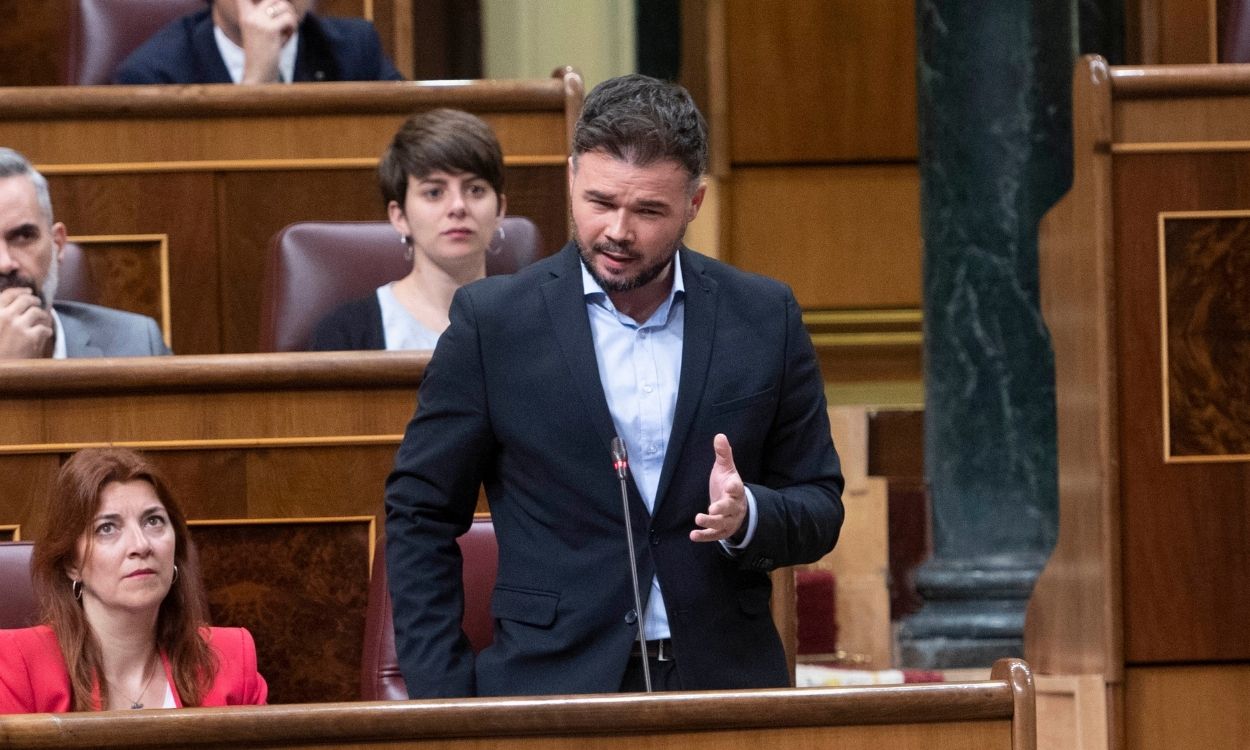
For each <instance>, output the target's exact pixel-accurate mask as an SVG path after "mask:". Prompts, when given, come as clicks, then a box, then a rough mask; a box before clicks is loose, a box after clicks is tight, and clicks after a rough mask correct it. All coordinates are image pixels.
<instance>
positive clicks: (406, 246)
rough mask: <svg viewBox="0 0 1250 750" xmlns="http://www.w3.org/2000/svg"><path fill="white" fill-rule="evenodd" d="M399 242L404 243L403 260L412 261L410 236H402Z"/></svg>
mask: <svg viewBox="0 0 1250 750" xmlns="http://www.w3.org/2000/svg"><path fill="white" fill-rule="evenodd" d="M399 241H400V242H402V243H404V260H412V235H409V234H402V235H400V236H399Z"/></svg>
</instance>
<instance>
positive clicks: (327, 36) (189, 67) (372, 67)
mask: <svg viewBox="0 0 1250 750" xmlns="http://www.w3.org/2000/svg"><path fill="white" fill-rule="evenodd" d="M311 6H312V0H215V2H211V5H210V6H209V7H208V8H205V9H204V10H201V11H198V12H196V13H192V14H190V15H187V16H183V17H182V18H180V19H178V20H177V21H174V22H173V23H171V24H169V25H168V26H166V27H165V28H163V29H161V30H160V31H158V32H156V34H155V35H154V36H153V37H152V38H151V39H149V40H148V41H146V42H144V43H143V45H142V46H140V47H139V48H138V49H136V50H135V51H134V52H132V53H131V54H130V56H129V57H127V58H126V60H125V61H123V62H122V64H121V65H120V66H119V67H118V68H117V71H116V72H115V73H114V74H113V82H114V83H136V84H138V83H231V82H233V83H280V82H287V83H289V82H291V81H398V80H400V79H401V78H402V76H401V75H400V74H399V71H397V70H396V69H395V66H394V65H392V64H391V61H390V60H388V59H387V57H386V54H385V53H384V52H383V51H382V45H381V42H380V41H379V39H378V33H377V31H376V30H375V29H374V28H373V24H371V23H369V22H368V21H366V20H364V19H361V18H329V17H319V16H317V15H315V14H313V13H311V12H310V8H311Z"/></svg>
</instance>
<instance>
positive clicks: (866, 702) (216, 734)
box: [0, 660, 1034, 750]
mask: <svg viewBox="0 0 1250 750" xmlns="http://www.w3.org/2000/svg"><path fill="white" fill-rule="evenodd" d="M995 674H996V676H997V678H996V679H993V680H991V681H987V682H969V683H937V684H923V685H900V686H872V687H848V688H813V689H783V690H742V691H708V692H698V693H668V694H655V695H641V694H631V695H595V696H553V697H541V698H472V699H459V700H421V701H398V702H377V703H331V704H304V705H283V706H247V707H231V708H202V709H184V710H179V711H151V712H148V711H144V712H140V713H136V712H130V711H114V712H105V713H84V714H59V715H48V714H33V715H14V716H0V745H2V746H4V747H6V748H14V749H15V750H17V749H25V748H36V747H58V748H66V749H67V750H68V749H71V748H86V747H122V746H124V747H133V748H154V747H165V746H169V745H171V744H175V743H176V744H177V745H178V746H179V747H182V748H196V747H204V746H223V747H232V746H239V747H244V746H247V747H252V746H262V747H282V746H283V745H286V744H290V745H296V746H298V745H300V744H301V743H326V744H330V745H333V744H335V743H354V742H359V743H369V742H386V741H397V740H405V739H411V740H422V741H431V740H451V739H465V738H490V737H496V738H506V737H534V736H543V735H547V736H552V737H557V736H570V735H571V736H577V735H586V736H594V735H599V736H604V735H621V734H650V733H665V732H699V731H718V730H719V731H724V730H743V729H752V728H763V727H766V728H769V729H789V728H799V727H832V726H870V725H886V724H927V723H941V722H976V721H995V720H1009V721H1013V722H1014V721H1017V720H1019V719H1020V718H1021V717H1020V716H1019V715H1018V714H1019V712H1020V710H1021V709H1020V708H1019V706H1018V704H1017V702H1016V701H1017V697H1016V693H1017V691H1018V690H1019V689H1021V686H1024V688H1023V689H1024V690H1025V691H1026V692H1027V694H1028V695H1027V697H1028V701H1029V709H1030V710H1031V704H1032V681H1031V678H1030V677H1029V676H1028V667H1027V666H1026V665H1024V663H1023V662H1020V661H1018V660H1012V661H1011V662H1010V663H1008V662H1000V666H999V667H998V668H996V671H995ZM1021 675H1023V676H1024V677H1023V679H1021V677H1020V676H1021ZM1026 718H1027V719H1028V720H1029V721H1028V722H1027V727H1021V730H1022V731H1027V732H1034V726H1033V724H1032V717H1031V716H1029V717H1026ZM1031 736H1032V735H1027V736H1024V737H1023V739H1024V741H1025V745H1024V747H1023V750H1027V748H1031V747H1033V745H1032V744H1029V742H1028V740H1029V739H1030V737H1031ZM1015 747H1017V748H1020V747H1021V745H1020V744H1019V739H1017V741H1016V744H1015Z"/></svg>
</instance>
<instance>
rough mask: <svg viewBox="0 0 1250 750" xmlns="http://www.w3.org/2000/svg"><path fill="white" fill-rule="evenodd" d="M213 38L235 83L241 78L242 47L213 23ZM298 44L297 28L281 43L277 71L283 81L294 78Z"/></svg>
mask: <svg viewBox="0 0 1250 750" xmlns="http://www.w3.org/2000/svg"><path fill="white" fill-rule="evenodd" d="M213 38H214V39H216V40H217V51H218V52H220V53H221V60H222V62H224V63H225V64H226V70H228V71H230V80H232V81H234V82H235V83H238V82H239V81H241V80H243V48H242V47H240V46H239V45H237V44H235V43H234V42H233V41H231V40H230V37H228V36H226V32H224V31H222V30H221V27H220V26H217V25H216V24H213ZM298 46H299V29H296V30H295V33H294V34H292V35H291V38H290V39H288V40H286V44H284V45H282V52H281V53H280V55H279V57H278V73H279V74H280V75H281V76H282V82H283V83H290V82H291V81H293V80H295V51H296V49H297V48H298Z"/></svg>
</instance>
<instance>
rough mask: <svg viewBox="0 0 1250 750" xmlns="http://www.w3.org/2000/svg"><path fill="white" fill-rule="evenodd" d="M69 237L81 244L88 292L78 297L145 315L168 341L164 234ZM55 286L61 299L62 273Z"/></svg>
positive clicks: (167, 246)
mask: <svg viewBox="0 0 1250 750" xmlns="http://www.w3.org/2000/svg"><path fill="white" fill-rule="evenodd" d="M69 241H70V242H72V243H74V244H76V245H78V246H79V247H81V248H82V251H83V259H84V260H85V264H84V266H85V270H86V277H87V286H88V288H89V289H90V290H91V292H92V294H91V297H90V298H89V299H83V300H82V301H83V302H91V303H93V304H97V305H104V306H105V307H112V308H115V309H118V310H127V311H130V312H135V313H139V314H140V315H147V316H148V317H150V318H152V319H153V320H155V321H156V322H157V323H158V324H159V325H160V327H161V333H162V334H163V335H164V337H165V343H166V344H167V345H168V344H169V343H170V320H169V319H170V315H169V237H168V235H164V234H152V235H91V236H75V235H71V236H70V237H69ZM58 289H59V290H60V292H61V293H58V294H57V297H58V298H60V299H65V298H66V297H65V295H64V294H63V292H64V289H65V277H64V275H62V276H61V286H59V287H58Z"/></svg>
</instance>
